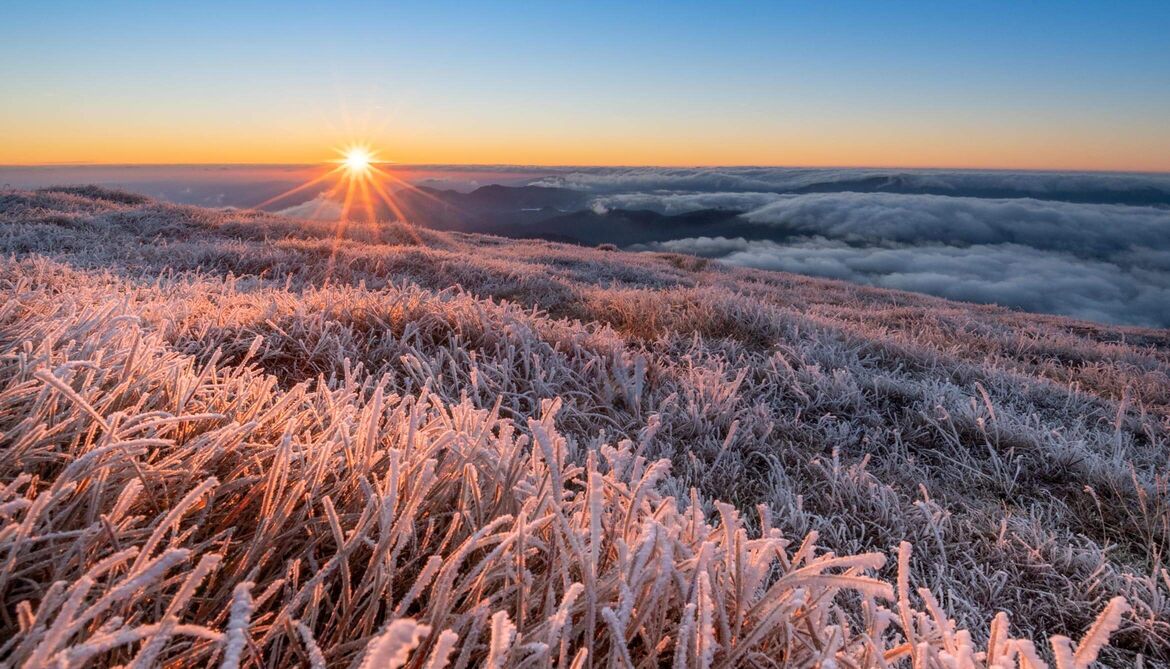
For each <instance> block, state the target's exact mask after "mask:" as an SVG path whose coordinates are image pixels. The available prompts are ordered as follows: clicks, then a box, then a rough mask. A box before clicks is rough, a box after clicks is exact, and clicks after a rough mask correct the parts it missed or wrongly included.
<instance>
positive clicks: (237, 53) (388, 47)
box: [0, 0, 1170, 171]
mask: <svg viewBox="0 0 1170 669" xmlns="http://www.w3.org/2000/svg"><path fill="white" fill-rule="evenodd" d="M164 4H165V6H164ZM1167 35H1170V3H1168V2H1165V1H1164V0H1163V1H1161V2H1072V3H1069V2H1050V1H1036V2H1027V3H1020V2H889V3H875V2H855V3H854V2H827V3H812V2H808V3H795V2H792V3H789V2H768V3H731V4H725V3H697V2H696V3H687V2H669V3H668V2H581V3H577V2H523V3H520V2H517V3H487V2H461V3H453V2H451V3H449V2H422V3H383V2H378V3H373V2H371V3H363V2H329V3H325V2H322V3H299V2H283V3H279V4H277V3H273V4H263V3H249V2H218V1H217V0H207V1H205V2H199V3H184V4H181V5H180V4H177V3H176V4H171V3H124V2H104V3H93V2H77V3H71V2H55V3H50V2H43V3H42V2H21V3H9V4H8V5H7V6H6V7H5V9H4V20H3V22H0V164H4V165H30V164H53V163H99V164H102V163H105V164H160V163H166V164H184V163H214V164H224V163H272V164H289V163H317V162H321V161H324V160H328V159H331V158H334V157H335V151H336V149H337V148H339V147H342V146H346V145H349V144H353V143H365V144H367V145H369V146H370V147H372V148H374V149H375V150H376V151H377V152H378V155H379V157H380V158H382V159H384V160H389V161H394V162H401V163H457V164H504V163H506V164H531V165H663V166H669V165H791V166H887V167H959V168H1004V169H1058V170H1119V171H1170V47H1168V46H1167V44H1168V42H1167V37H1166V36H1167Z"/></svg>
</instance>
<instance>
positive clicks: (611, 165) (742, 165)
mask: <svg viewBox="0 0 1170 669" xmlns="http://www.w3.org/2000/svg"><path fill="white" fill-rule="evenodd" d="M329 162H330V161H322V162H291V163H279V162H275V163H274V162H202V161H196V162H183V163H166V162H163V163H151V162H142V163H137V162H133V163H102V162H72V161H66V162H45V163H0V169H37V168H62V167H107V168H114V167H129V168H137V167H298V168H300V167H304V168H308V167H321V166H325V165H327V164H329ZM379 164H381V165H383V166H385V167H389V168H392V169H393V168H404V167H410V168H449V167H459V168H485V167H490V168H500V167H511V168H518V169H526V168H527V169H558V170H573V169H606V168H611V169H787V170H916V171H929V170H934V171H951V172H1050V173H1069V174H1144V175H1158V176H1162V175H1166V176H1170V169H1166V170H1143V169H1102V168H1069V167H1064V168H1057V167H973V166H965V167H963V166H946V165H914V166H907V165H783V164H763V163H711V164H702V163H677V164H639V163H581V164H571V163H399V162H394V161H379Z"/></svg>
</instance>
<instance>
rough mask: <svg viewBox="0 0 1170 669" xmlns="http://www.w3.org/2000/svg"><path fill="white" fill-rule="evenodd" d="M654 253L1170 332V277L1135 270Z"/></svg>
mask: <svg viewBox="0 0 1170 669" xmlns="http://www.w3.org/2000/svg"><path fill="white" fill-rule="evenodd" d="M646 248H652V249H655V250H666V251H675V252H682V253H694V254H697V255H703V256H707V257H713V258H718V259H720V260H722V261H724V262H727V263H730V264H733V265H741V266H745V267H755V268H759V269H769V270H780V271H785V272H795V273H798V274H806V275H810V276H820V277H828V278H833V279H844V280H846V281H852V282H855V283H863V284H868V285H872V286H880V287H883V288H894V289H899V290H909V291H915V292H920V293H927V294H930V295H937V296H939V297H945V298H949V299H954V300H964V301H968V302H979V303H984V304H999V305H1003V306H1009V307H1014V308H1017V309H1022V310H1025V311H1034V312H1042V313H1053V314H1062V315H1066V316H1073V317H1076V318H1083V319H1088V320H1094V321H1101V322H1107V323H1122V324H1132V325H1143V326H1149V327H1161V328H1165V327H1170V271H1167V270H1166V269H1165V268H1163V269H1151V268H1143V267H1136V266H1129V267H1127V266H1124V265H1122V264H1119V263H1115V262H1109V261H1103V260H1086V259H1084V258H1081V257H1077V256H1074V255H1072V254H1068V253H1060V252H1052V251H1045V250H1041V249H1035V248H1031V247H1027V246H1022V245H1019V244H998V245H987V244H978V245H974V246H968V247H956V246H946V245H941V244H927V245H916V246H907V245H897V246H889V247H859V246H852V245H849V244H847V243H845V242H842V241H838V240H831V239H825V238H823V237H817V238H813V239H807V240H803V241H800V242H796V243H787V244H785V243H778V242H774V241H771V240H746V239H743V238H737V239H727V238H721V237H717V238H709V237H694V238H687V239H678V240H673V241H669V242H660V243H657V244H651V245H646ZM1163 260H1165V258H1163Z"/></svg>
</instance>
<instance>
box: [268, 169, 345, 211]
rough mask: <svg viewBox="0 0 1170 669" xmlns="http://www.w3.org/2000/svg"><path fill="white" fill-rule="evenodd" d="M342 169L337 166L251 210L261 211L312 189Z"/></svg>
mask: <svg viewBox="0 0 1170 669" xmlns="http://www.w3.org/2000/svg"><path fill="white" fill-rule="evenodd" d="M344 168H345V166H344V165H338V166H337V167H335V168H333V169H331V170H329V171H328V172H326V173H324V174H322V175H321V176H319V177H317V178H315V179H311V180H309V181H306V182H305V183H303V184H301V185H299V186H295V187H293V188H290V189H288V190H286V191H284V192H283V193H281V194H279V195H276V196H274V197H270V198H268V199H267V200H265V201H263V202H261V203H260V204H258V205H256V206H255V207H253V209H263V208H264V207H267V206H268V205H270V204H273V203H276V202H279V201H280V200H283V199H285V198H286V197H289V196H290V195H295V194H297V193H300V192H301V191H303V190H305V189H306V188H312V187H313V186H315V185H317V184H319V183H321V182H322V181H324V180H326V179H328V178H329V177H330V176H332V175H334V174H336V173H338V172H340V171H341V170H342V169H344Z"/></svg>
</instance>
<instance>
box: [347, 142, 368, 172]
mask: <svg viewBox="0 0 1170 669" xmlns="http://www.w3.org/2000/svg"><path fill="white" fill-rule="evenodd" d="M373 162H374V157H373V156H372V155H370V152H369V150H367V149H364V148H362V147H360V146H359V147H354V148H352V149H349V150H347V151H346V152H345V159H344V160H343V161H342V164H344V165H345V169H347V170H349V171H350V172H353V173H355V174H361V173H364V172H368V171H369V169H370V164H371V163H373Z"/></svg>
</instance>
